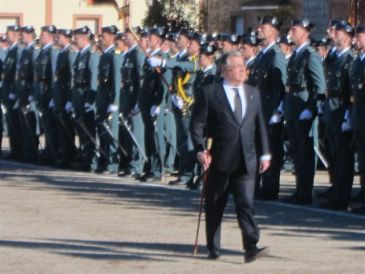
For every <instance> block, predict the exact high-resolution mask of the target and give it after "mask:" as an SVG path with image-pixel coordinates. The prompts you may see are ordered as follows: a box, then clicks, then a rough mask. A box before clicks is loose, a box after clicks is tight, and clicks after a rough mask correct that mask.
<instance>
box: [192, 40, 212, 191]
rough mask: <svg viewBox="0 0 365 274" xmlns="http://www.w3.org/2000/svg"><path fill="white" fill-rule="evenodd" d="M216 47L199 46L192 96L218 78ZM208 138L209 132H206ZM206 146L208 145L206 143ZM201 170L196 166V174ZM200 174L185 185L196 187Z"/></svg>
mask: <svg viewBox="0 0 365 274" xmlns="http://www.w3.org/2000/svg"><path fill="white" fill-rule="evenodd" d="M216 51H217V48H216V47H215V46H214V45H210V44H209V43H206V44H203V45H202V46H201V48H200V55H199V66H200V70H199V71H198V72H197V74H196V79H195V82H194V98H196V96H198V93H199V92H202V89H203V88H204V87H205V86H207V85H211V84H214V83H215V82H217V81H218V80H219V79H218V78H217V67H216V64H215V53H216ZM207 136H208V138H209V136H210V135H209V132H208V133H207ZM207 142H208V141H207ZM207 147H208V145H207ZM202 172H203V171H202V169H201V165H199V166H198V167H197V174H198V175H199V174H201V173H202ZM201 180H202V176H198V177H197V178H196V179H195V181H194V182H193V183H189V184H188V185H187V187H188V188H190V189H198V188H200V186H201Z"/></svg>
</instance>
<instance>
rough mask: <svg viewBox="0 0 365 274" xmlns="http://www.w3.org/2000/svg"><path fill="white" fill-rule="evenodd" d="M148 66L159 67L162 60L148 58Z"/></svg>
mask: <svg viewBox="0 0 365 274" xmlns="http://www.w3.org/2000/svg"><path fill="white" fill-rule="evenodd" d="M147 61H148V64H150V66H151V67H153V68H155V67H160V66H161V65H162V59H161V58H158V57H150V58H148V60H147Z"/></svg>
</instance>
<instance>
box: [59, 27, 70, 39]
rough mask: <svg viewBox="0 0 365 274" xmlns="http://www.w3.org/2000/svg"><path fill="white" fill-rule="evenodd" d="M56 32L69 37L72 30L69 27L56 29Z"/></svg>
mask: <svg viewBox="0 0 365 274" xmlns="http://www.w3.org/2000/svg"><path fill="white" fill-rule="evenodd" d="M57 34H60V35H63V36H66V37H68V38H71V37H72V34H73V31H72V30H70V29H58V30H57Z"/></svg>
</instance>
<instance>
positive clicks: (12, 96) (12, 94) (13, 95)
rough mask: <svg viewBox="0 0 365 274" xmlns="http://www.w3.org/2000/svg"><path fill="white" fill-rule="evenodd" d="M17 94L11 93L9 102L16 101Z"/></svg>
mask: <svg viewBox="0 0 365 274" xmlns="http://www.w3.org/2000/svg"><path fill="white" fill-rule="evenodd" d="M15 97H16V96H15V94H14V93H9V97H8V98H9V100H11V101H14V100H15Z"/></svg>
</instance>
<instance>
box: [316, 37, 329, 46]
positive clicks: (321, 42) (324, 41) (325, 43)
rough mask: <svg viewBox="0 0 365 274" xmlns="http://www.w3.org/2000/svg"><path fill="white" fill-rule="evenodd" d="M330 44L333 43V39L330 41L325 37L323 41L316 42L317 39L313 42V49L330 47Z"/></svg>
mask: <svg viewBox="0 0 365 274" xmlns="http://www.w3.org/2000/svg"><path fill="white" fill-rule="evenodd" d="M330 43H331V39H329V38H327V37H323V38H322V39H319V40H315V39H312V40H311V45H312V46H313V47H323V46H328V45H329V44H330Z"/></svg>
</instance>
